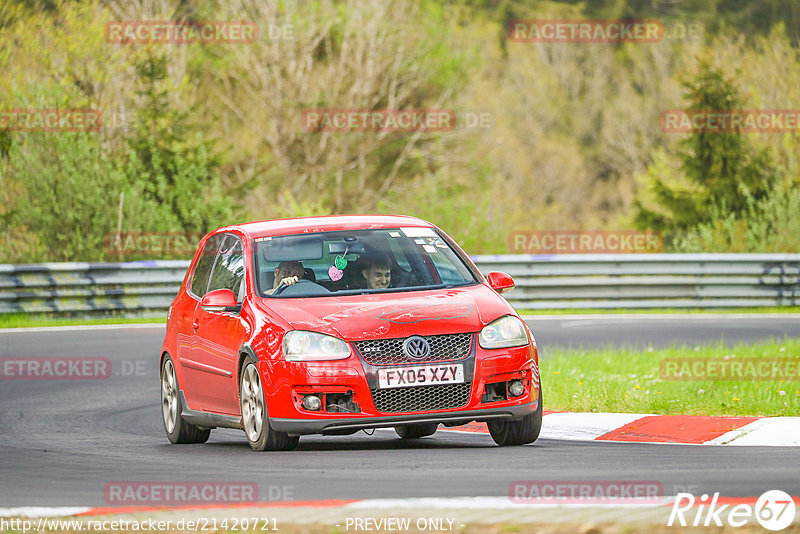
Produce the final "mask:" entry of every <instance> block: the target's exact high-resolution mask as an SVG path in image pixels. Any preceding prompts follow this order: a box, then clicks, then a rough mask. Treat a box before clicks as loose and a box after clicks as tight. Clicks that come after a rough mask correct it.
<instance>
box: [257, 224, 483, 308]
mask: <svg viewBox="0 0 800 534" xmlns="http://www.w3.org/2000/svg"><path fill="white" fill-rule="evenodd" d="M255 245H256V246H255V250H256V273H257V274H258V282H257V283H258V288H259V292H260V294H261V295H263V296H267V297H310V296H315V297H316V296H320V297H322V296H336V295H346V294H360V293H377V292H392V291H418V290H424V289H438V288H443V287H453V286H459V285H467V284H474V283H477V280H476V278H475V275H474V274H473V272H472V271H471V270H470V268H469V267H468V266H467V265H466V264H465V263H464V261H463V260H462V259H461V258H460V257H459V255H458V254H457V253H456V252H455V251H454V250H453V249H452V248H451V246H450V244H449V243H448V241H447V240H446V239H445V238H444V237H443V236H441V235H440V234H439V233H438V232H437V231H436V230H435V229H433V228H418V227H414V228H387V229H379V230H353V231H339V232H320V233H311V234H298V235H289V236H276V237H263V238H258V239H256V240H255ZM276 274H277V278H278V281H277V282H276ZM287 276H297V277H298V278H299V281H298V282H297V283H295V284H293V285H281V284H280V281H281V280H283V279H284V278H285V277H287Z"/></svg>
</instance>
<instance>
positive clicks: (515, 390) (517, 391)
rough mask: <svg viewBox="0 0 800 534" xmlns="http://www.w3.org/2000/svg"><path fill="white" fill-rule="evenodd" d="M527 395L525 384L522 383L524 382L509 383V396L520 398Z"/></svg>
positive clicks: (513, 381) (514, 381) (512, 381)
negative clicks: (524, 394)
mask: <svg viewBox="0 0 800 534" xmlns="http://www.w3.org/2000/svg"><path fill="white" fill-rule="evenodd" d="M523 393H525V384H523V383H522V380H511V381H510V382H509V383H508V394H509V395H511V396H512V397H519V396H520V395H522V394H523Z"/></svg>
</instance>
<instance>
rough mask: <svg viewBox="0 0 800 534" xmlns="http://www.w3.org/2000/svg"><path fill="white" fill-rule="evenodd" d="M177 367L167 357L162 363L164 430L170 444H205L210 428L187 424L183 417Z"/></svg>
mask: <svg viewBox="0 0 800 534" xmlns="http://www.w3.org/2000/svg"><path fill="white" fill-rule="evenodd" d="M180 391H181V390H180V388H179V387H178V376H177V375H176V374H175V365H174V364H173V363H172V358H171V357H170V356H169V355H167V357H166V358H164V361H163V362H161V415H162V419H163V421H164V430H166V432H167V438H169V441H170V443H205V442H206V441H208V437H209V436H210V435H211V429H210V428H201V427H199V426H195V425H192V424H189V423H187V422H186V421H184V420H183V417H181V411H182V410H183V406H182V404H183V403H182V402H181V395H180Z"/></svg>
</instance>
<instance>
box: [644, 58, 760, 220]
mask: <svg viewBox="0 0 800 534" xmlns="http://www.w3.org/2000/svg"><path fill="white" fill-rule="evenodd" d="M683 86H684V87H685V88H686V89H687V93H686V98H687V100H688V102H689V106H688V110H690V111H720V110H722V111H727V110H741V109H742V108H743V107H744V102H743V99H742V97H741V96H740V94H739V91H738V89H737V87H736V86H735V84H734V83H733V81H731V80H729V79H727V78H726V77H725V74H724V72H723V71H722V69H720V68H717V67H715V66H714V64H713V63H712V61H711V60H710V59H708V58H702V59H700V60H699V62H698V72H697V74H696V75H695V76H694V77H693V78H689V79H686V80H685V81H684V82H683ZM680 147H681V150H680V152H679V157H680V159H681V160H682V163H681V168H680V170H681V171H682V176H679V177H678V179H677V180H676V179H674V178H672V177H670V176H668V174H669V173H665V172H663V170H664V167H663V166H657V165H654V164H651V165H650V167H649V169H648V175H647V177H646V179H645V181H646V185H647V188H646V191H645V192H643V193H642V194H641V195H640V197H639V198H638V199H637V200H636V202H635V206H636V209H637V213H636V218H635V221H636V224H637V226H639V227H640V228H643V229H651V230H657V231H662V232H667V233H671V234H674V233H680V232H683V231H686V230H688V229H690V228H692V227H694V226H696V225H698V224H700V223H704V222H708V221H709V220H710V219H711V217H712V208H714V207H718V208H721V209H723V210H726V211H728V212H729V213H734V214H736V213H740V212H742V211H743V210H745V209H746V208H747V207H748V199H751V200H756V201H758V200H760V199H762V198H764V197H765V196H766V195H767V193H768V191H769V189H770V186H771V184H772V182H773V175H774V173H775V170H774V169H772V168H771V165H770V163H769V158H768V152H767V151H766V150H765V149H757V148H755V147H754V146H753V145H752V144H751V143H750V142H749V140H748V139H747V138H745V137H744V135H743V134H742V133H741V132H739V131H738V130H737V131H731V132H722V133H719V132H693V133H690V134H689V135H688V136H687V137H686V138H685V139H684V140H682V141H681V143H680ZM648 194H650V195H652V198H653V199H654V204H652V203H651V204H650V205H648V202H647V200H646V199H645V197H646V196H647V195H648Z"/></svg>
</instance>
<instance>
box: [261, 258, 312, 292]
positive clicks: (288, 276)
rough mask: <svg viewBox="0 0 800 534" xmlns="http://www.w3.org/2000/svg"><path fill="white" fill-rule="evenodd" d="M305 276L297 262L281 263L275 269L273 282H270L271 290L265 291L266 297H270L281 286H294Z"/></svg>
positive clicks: (301, 266) (300, 264) (301, 265)
mask: <svg viewBox="0 0 800 534" xmlns="http://www.w3.org/2000/svg"><path fill="white" fill-rule="evenodd" d="M303 274H305V271H304V269H303V264H302V263H300V262H299V261H282V262H280V263H279V264H278V266H277V267H275V280H274V281H273V282H272V289H268V290H267V291H265V293H266V294H267V295H272V294H273V293H274V292H275V290H276V289H278V287H279V286H280V285H281V284H283V285H285V286H290V285H292V284H296V283H297V281H298V280H300V279H301V278H302V277H303Z"/></svg>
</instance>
